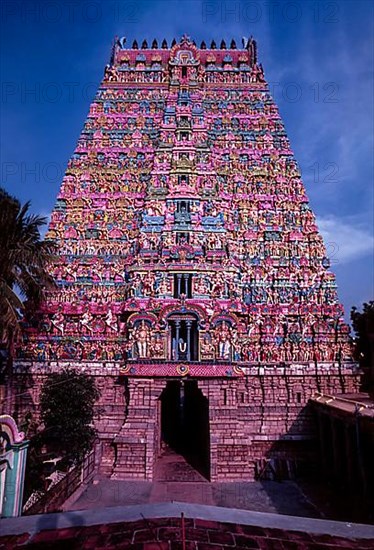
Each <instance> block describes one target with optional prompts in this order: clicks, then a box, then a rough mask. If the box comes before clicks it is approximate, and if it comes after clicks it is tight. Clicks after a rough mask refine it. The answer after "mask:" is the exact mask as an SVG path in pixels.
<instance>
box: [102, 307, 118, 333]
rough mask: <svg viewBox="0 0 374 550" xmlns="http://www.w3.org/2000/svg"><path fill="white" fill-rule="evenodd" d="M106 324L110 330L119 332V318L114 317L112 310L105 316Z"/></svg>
mask: <svg viewBox="0 0 374 550" xmlns="http://www.w3.org/2000/svg"><path fill="white" fill-rule="evenodd" d="M104 322H105V325H106V326H107V327H108V329H111V330H114V331H116V332H117V331H118V327H117V316H116V315H114V313H113V311H112V309H111V308H109V310H108V313H107V314H106V315H105V318H104Z"/></svg>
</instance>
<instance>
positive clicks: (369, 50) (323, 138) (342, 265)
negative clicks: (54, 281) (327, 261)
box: [0, 0, 374, 313]
mask: <svg viewBox="0 0 374 550" xmlns="http://www.w3.org/2000/svg"><path fill="white" fill-rule="evenodd" d="M373 6H374V3H373V2H371V1H370V0H361V1H360V0H355V1H350V0H342V1H339V0H338V1H324V0H320V1H318V0H315V1H314V0H310V1H309V0H304V1H298V0H293V1H288V0H276V1H274V2H273V1H272V0H268V1H261V0H253V1H252V0H248V1H236V0H230V1H219V2H216V1H215V0H211V1H202V0H192V1H189V0H147V1H143V0H138V1H135V0H131V1H127V0H126V1H121V0H102V1H101V0H44V1H34V0H26V1H23V0H2V2H1V3H0V24H1V29H0V30H1V38H0V40H1V42H0V55H1V58H0V59H1V66H0V71H1V120H0V122H1V142H0V147H1V148H0V151H1V157H0V165H1V182H2V185H3V186H4V187H5V188H6V189H7V190H8V191H10V192H12V193H13V194H15V195H16V196H18V197H19V198H20V199H21V200H22V201H26V200H28V199H31V201H32V209H33V210H34V211H35V212H38V213H43V214H45V215H49V213H50V212H51V209H52V208H53V205H54V202H55V198H56V195H57V193H58V190H59V187H60V183H61V180H62V177H63V173H64V171H65V168H66V164H67V161H68V159H69V157H70V155H71V154H72V152H73V150H74V147H75V144H76V142H77V139H78V137H79V133H80V131H81V129H82V126H83V123H84V120H85V118H86V116H87V112H88V109H89V105H90V102H91V101H92V99H93V97H94V94H95V90H96V88H97V87H98V85H99V82H100V80H101V78H102V75H103V69H104V66H105V64H106V63H107V62H108V60H109V57H110V50H111V45H112V42H113V38H114V36H116V35H118V36H126V37H127V43H128V44H129V43H130V44H131V43H132V41H133V39H134V38H136V39H137V40H138V41H141V40H143V38H146V39H147V40H148V41H149V42H150V41H151V40H152V39H153V38H154V37H156V38H157V39H158V40H159V41H160V40H162V39H163V38H164V37H165V38H166V39H168V40H169V41H170V40H171V39H172V38H173V37H176V38H180V37H181V35H182V34H184V33H187V34H189V35H190V36H191V37H192V38H194V39H195V40H196V41H197V42H200V41H201V40H203V39H204V40H206V42H210V41H211V40H212V39H215V40H216V41H219V42H220V40H221V38H224V39H225V40H226V42H227V43H229V42H230V40H231V38H235V39H236V41H237V43H238V44H240V43H241V38H242V37H243V36H245V37H248V36H249V35H253V36H254V37H255V38H256V40H257V42H258V51H259V59H260V61H261V62H262V63H263V65H264V69H265V75H266V77H267V80H268V81H269V83H270V88H271V91H272V93H273V96H274V98H275V100H276V102H277V104H278V106H279V108H280V112H281V115H282V117H283V120H284V122H285V125H286V130H287V132H288V135H289V138H290V140H291V145H292V148H293V150H294V152H295V155H296V158H297V160H298V162H299V164H300V167H301V169H302V173H303V180H304V184H305V186H306V189H307V193H308V196H309V198H310V201H311V205H312V208H313V209H314V211H315V213H316V215H317V220H318V224H319V227H320V230H321V231H322V233H323V235H324V237H325V242H326V243H327V248H328V252H329V254H330V257H331V260H332V269H333V271H334V272H335V274H336V276H337V281H338V287H339V296H340V298H341V300H342V302H343V303H344V306H345V309H346V312H347V313H349V310H350V308H351V306H352V305H358V306H359V305H360V304H361V303H362V302H363V301H367V300H370V299H373V297H374V292H373V280H374V272H373V245H374V238H373V120H374V116H373V104H374V100H373V99H374V98H373V20H374V17H373V15H374V13H373Z"/></svg>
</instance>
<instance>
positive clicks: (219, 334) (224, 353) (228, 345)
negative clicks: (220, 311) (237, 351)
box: [215, 321, 232, 360]
mask: <svg viewBox="0 0 374 550" xmlns="http://www.w3.org/2000/svg"><path fill="white" fill-rule="evenodd" d="M215 339H216V343H217V344H218V356H219V358H220V359H227V360H228V359H231V351H232V334H231V329H230V325H229V324H228V323H227V322H226V321H222V323H221V324H220V325H217V327H216V330H215Z"/></svg>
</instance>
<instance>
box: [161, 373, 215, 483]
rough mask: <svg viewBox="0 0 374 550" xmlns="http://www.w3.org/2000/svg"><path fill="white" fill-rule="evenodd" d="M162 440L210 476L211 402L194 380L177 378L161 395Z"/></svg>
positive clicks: (199, 470)
mask: <svg viewBox="0 0 374 550" xmlns="http://www.w3.org/2000/svg"><path fill="white" fill-rule="evenodd" d="M161 439H162V441H163V442H164V443H166V444H167V445H168V446H169V447H170V448H171V449H173V450H174V451H175V452H176V453H178V454H181V455H182V456H184V458H185V459H186V460H187V462H189V464H191V466H193V467H194V468H195V469H196V470H197V471H198V472H200V473H201V474H202V475H203V476H204V477H205V478H207V479H209V472H210V445H209V441H210V434H209V403H208V399H207V398H206V397H204V396H203V394H202V392H201V390H200V389H199V388H198V385H197V382H196V381H193V380H182V381H179V380H173V381H170V382H168V383H167V385H166V388H165V389H164V391H163V392H162V395H161Z"/></svg>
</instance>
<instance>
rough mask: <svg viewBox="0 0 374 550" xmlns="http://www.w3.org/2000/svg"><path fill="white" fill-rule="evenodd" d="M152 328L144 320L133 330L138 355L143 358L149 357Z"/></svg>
mask: <svg viewBox="0 0 374 550" xmlns="http://www.w3.org/2000/svg"><path fill="white" fill-rule="evenodd" d="M150 332H151V331H150V328H149V326H148V324H147V323H146V322H145V321H144V319H143V320H142V321H141V323H140V325H138V326H137V327H136V328H135V329H134V332H133V339H134V340H135V342H136V350H137V352H138V357H140V358H141V359H143V358H145V357H148V351H149V350H148V348H149V343H150V336H151V334H150Z"/></svg>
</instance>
